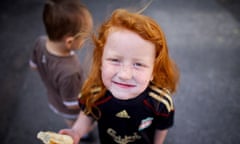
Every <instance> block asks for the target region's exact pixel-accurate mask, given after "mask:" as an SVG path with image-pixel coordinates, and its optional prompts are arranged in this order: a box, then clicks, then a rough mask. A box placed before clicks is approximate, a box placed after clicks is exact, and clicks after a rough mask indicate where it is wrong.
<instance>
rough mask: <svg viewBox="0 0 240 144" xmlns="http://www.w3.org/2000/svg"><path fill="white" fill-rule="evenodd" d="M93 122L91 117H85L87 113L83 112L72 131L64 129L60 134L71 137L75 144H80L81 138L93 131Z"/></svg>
mask: <svg viewBox="0 0 240 144" xmlns="http://www.w3.org/2000/svg"><path fill="white" fill-rule="evenodd" d="M93 122H94V121H93V119H92V118H91V117H89V116H87V115H85V113H84V112H82V111H81V112H80V114H79V116H78V119H77V121H76V122H75V123H74V125H73V127H72V128H71V129H62V130H60V131H59V133H60V134H66V135H69V136H71V137H72V138H73V141H74V144H78V143H79V140H80V139H81V137H82V136H84V135H86V134H87V133H88V132H89V131H90V130H91V129H92V125H93Z"/></svg>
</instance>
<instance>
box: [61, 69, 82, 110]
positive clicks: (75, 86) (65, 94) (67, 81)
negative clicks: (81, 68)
mask: <svg viewBox="0 0 240 144" xmlns="http://www.w3.org/2000/svg"><path fill="white" fill-rule="evenodd" d="M81 86H82V83H81V76H80V74H79V73H74V74H73V75H71V76H68V77H66V78H64V79H63V80H62V81H61V84H60V88H59V90H60V94H61V97H62V99H63V103H64V105H66V106H67V107H72V106H78V105H79V104H78V95H79V93H80V90H81Z"/></svg>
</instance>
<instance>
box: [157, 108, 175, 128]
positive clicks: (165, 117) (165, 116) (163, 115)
mask: <svg viewBox="0 0 240 144" xmlns="http://www.w3.org/2000/svg"><path fill="white" fill-rule="evenodd" d="M155 120H156V127H157V129H159V130H163V129H167V128H170V127H172V126H173V124H174V109H171V111H168V110H167V108H166V107H165V105H164V104H160V105H159V109H158V112H157V113H156V116H155Z"/></svg>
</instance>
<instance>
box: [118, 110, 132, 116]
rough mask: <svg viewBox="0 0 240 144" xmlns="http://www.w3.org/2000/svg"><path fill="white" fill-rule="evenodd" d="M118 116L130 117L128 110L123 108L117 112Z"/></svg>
mask: <svg viewBox="0 0 240 144" xmlns="http://www.w3.org/2000/svg"><path fill="white" fill-rule="evenodd" d="M116 117H119V118H130V116H129V115H128V113H127V111H126V110H122V111H120V112H118V113H117V114H116Z"/></svg>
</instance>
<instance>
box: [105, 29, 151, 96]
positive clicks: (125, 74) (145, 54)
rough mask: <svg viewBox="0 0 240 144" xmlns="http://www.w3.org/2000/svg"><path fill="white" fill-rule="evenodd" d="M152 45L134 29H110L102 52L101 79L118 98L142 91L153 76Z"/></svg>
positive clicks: (135, 94)
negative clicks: (133, 30)
mask: <svg viewBox="0 0 240 144" xmlns="http://www.w3.org/2000/svg"><path fill="white" fill-rule="evenodd" d="M154 58H155V46H154V44H153V43H151V42H149V41H146V40H144V39H143V38H141V37H140V36H139V35H137V34H136V33H134V32H132V31H129V30H125V29H113V31H112V32H110V34H109V35H108V38H107V41H106V44H105V46H104V51H103V56H102V67H101V70H102V80H103V83H104V85H105V86H106V87H107V89H108V90H109V91H110V92H111V93H112V94H113V96H114V97H116V98H118V99H131V98H135V97H136V96H138V95H139V94H141V93H142V92H143V91H144V90H145V89H146V88H147V86H148V84H149V82H150V80H152V72H153V67H154Z"/></svg>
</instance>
